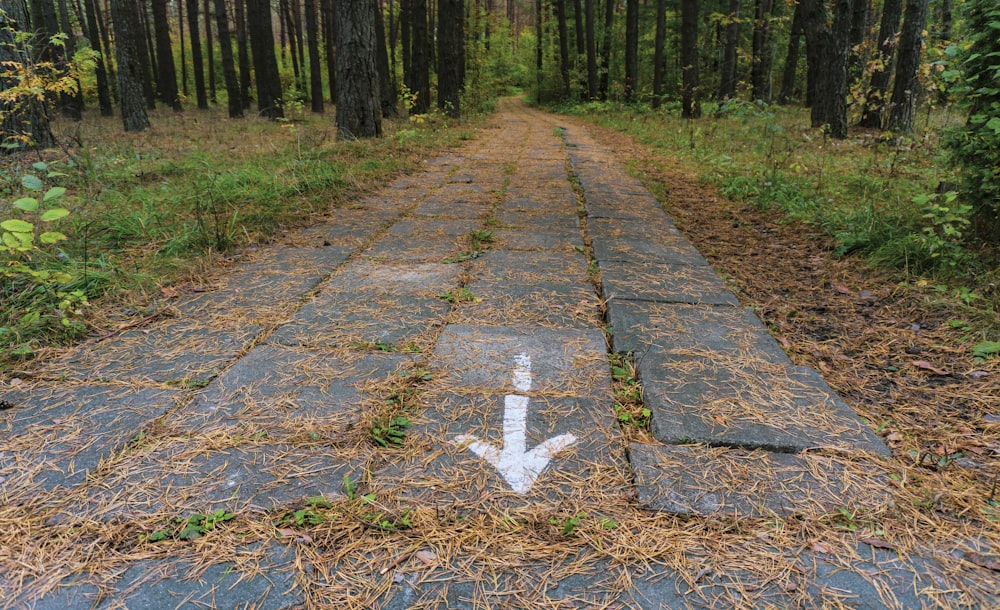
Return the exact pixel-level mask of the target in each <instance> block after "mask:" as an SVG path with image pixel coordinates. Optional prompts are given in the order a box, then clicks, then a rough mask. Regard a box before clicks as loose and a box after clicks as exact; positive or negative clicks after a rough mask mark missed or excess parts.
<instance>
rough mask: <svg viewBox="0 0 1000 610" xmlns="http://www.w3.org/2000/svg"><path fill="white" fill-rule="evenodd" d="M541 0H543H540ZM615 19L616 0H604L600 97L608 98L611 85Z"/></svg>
mask: <svg viewBox="0 0 1000 610" xmlns="http://www.w3.org/2000/svg"><path fill="white" fill-rule="evenodd" d="M538 1H539V2H541V0H538ZM595 1H596V0H595ZM614 21H615V0H604V36H602V37H601V82H600V87H599V89H600V91H599V92H600V97H601V99H602V100H607V99H608V91H609V89H610V87H611V81H610V79H611V31H612V29H613V27H614Z"/></svg>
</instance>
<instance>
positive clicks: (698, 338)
mask: <svg viewBox="0 0 1000 610" xmlns="http://www.w3.org/2000/svg"><path fill="white" fill-rule="evenodd" d="M607 315H608V324H609V325H610V326H611V344H612V346H613V348H614V351H616V352H623V353H624V352H631V353H633V354H635V356H636V358H638V359H641V358H642V357H643V356H644V355H645V354H646V353H647V352H648V351H649V350H650V349H657V350H659V351H661V352H662V353H667V354H671V353H672V354H677V355H688V356H691V355H702V356H704V357H706V358H711V357H713V356H717V355H721V356H722V357H724V358H728V359H732V358H737V359H738V360H739V361H740V362H748V361H751V360H755V361H756V360H761V361H764V362H773V363H776V364H789V365H790V364H791V363H792V362H791V360H789V359H788V356H787V355H786V354H785V351H784V350H783V349H782V348H781V346H780V345H778V343H777V341H775V340H774V338H772V337H771V335H770V333H768V332H767V329H766V328H765V327H764V325H763V324H762V323H761V321H760V319H759V318H758V317H757V316H756V314H754V313H753V311H752V310H750V309H746V308H740V307H730V306H728V305H684V304H677V303H651V302H647V301H626V300H624V299H613V300H611V301H609V302H608V303H607Z"/></svg>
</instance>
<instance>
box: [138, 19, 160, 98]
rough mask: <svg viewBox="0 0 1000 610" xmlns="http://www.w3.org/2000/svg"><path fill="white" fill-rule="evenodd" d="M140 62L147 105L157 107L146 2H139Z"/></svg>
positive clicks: (151, 36) (151, 31)
mask: <svg viewBox="0 0 1000 610" xmlns="http://www.w3.org/2000/svg"><path fill="white" fill-rule="evenodd" d="M138 6H139V22H138V23H139V28H140V33H139V38H138V39H137V40H136V43H137V44H138V48H139V62H140V64H141V65H142V92H143V95H144V96H145V97H146V107H147V108H149V109H150V110H153V109H154V108H156V85H155V83H156V55H155V47H154V45H153V29H152V27H150V25H149V11H148V10H146V9H147V6H146V3H145V2H142V1H140V2H139V4H138Z"/></svg>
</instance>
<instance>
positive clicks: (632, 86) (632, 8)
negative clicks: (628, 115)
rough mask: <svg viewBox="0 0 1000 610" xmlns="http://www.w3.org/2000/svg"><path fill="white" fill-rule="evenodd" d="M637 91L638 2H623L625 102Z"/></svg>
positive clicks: (630, 0) (633, 99)
mask: <svg viewBox="0 0 1000 610" xmlns="http://www.w3.org/2000/svg"><path fill="white" fill-rule="evenodd" d="M638 89H639V0H625V102H626V103H629V102H634V101H635V99H636V96H637V91H638Z"/></svg>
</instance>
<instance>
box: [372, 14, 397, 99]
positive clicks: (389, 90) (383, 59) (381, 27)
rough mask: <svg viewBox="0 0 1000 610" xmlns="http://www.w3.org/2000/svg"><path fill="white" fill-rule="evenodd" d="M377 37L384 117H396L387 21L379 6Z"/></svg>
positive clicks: (376, 52)
mask: <svg viewBox="0 0 1000 610" xmlns="http://www.w3.org/2000/svg"><path fill="white" fill-rule="evenodd" d="M375 37H376V40H375V62H376V65H375V67H376V68H377V69H378V81H379V101H380V103H381V105H382V117H383V118H389V117H394V116H397V115H398V114H399V112H398V110H397V109H396V90H395V88H394V87H393V86H392V77H391V76H390V74H389V53H388V52H387V50H386V48H385V21H384V19H383V17H382V11H381V10H380V9H379V8H378V7H376V9H375Z"/></svg>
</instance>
